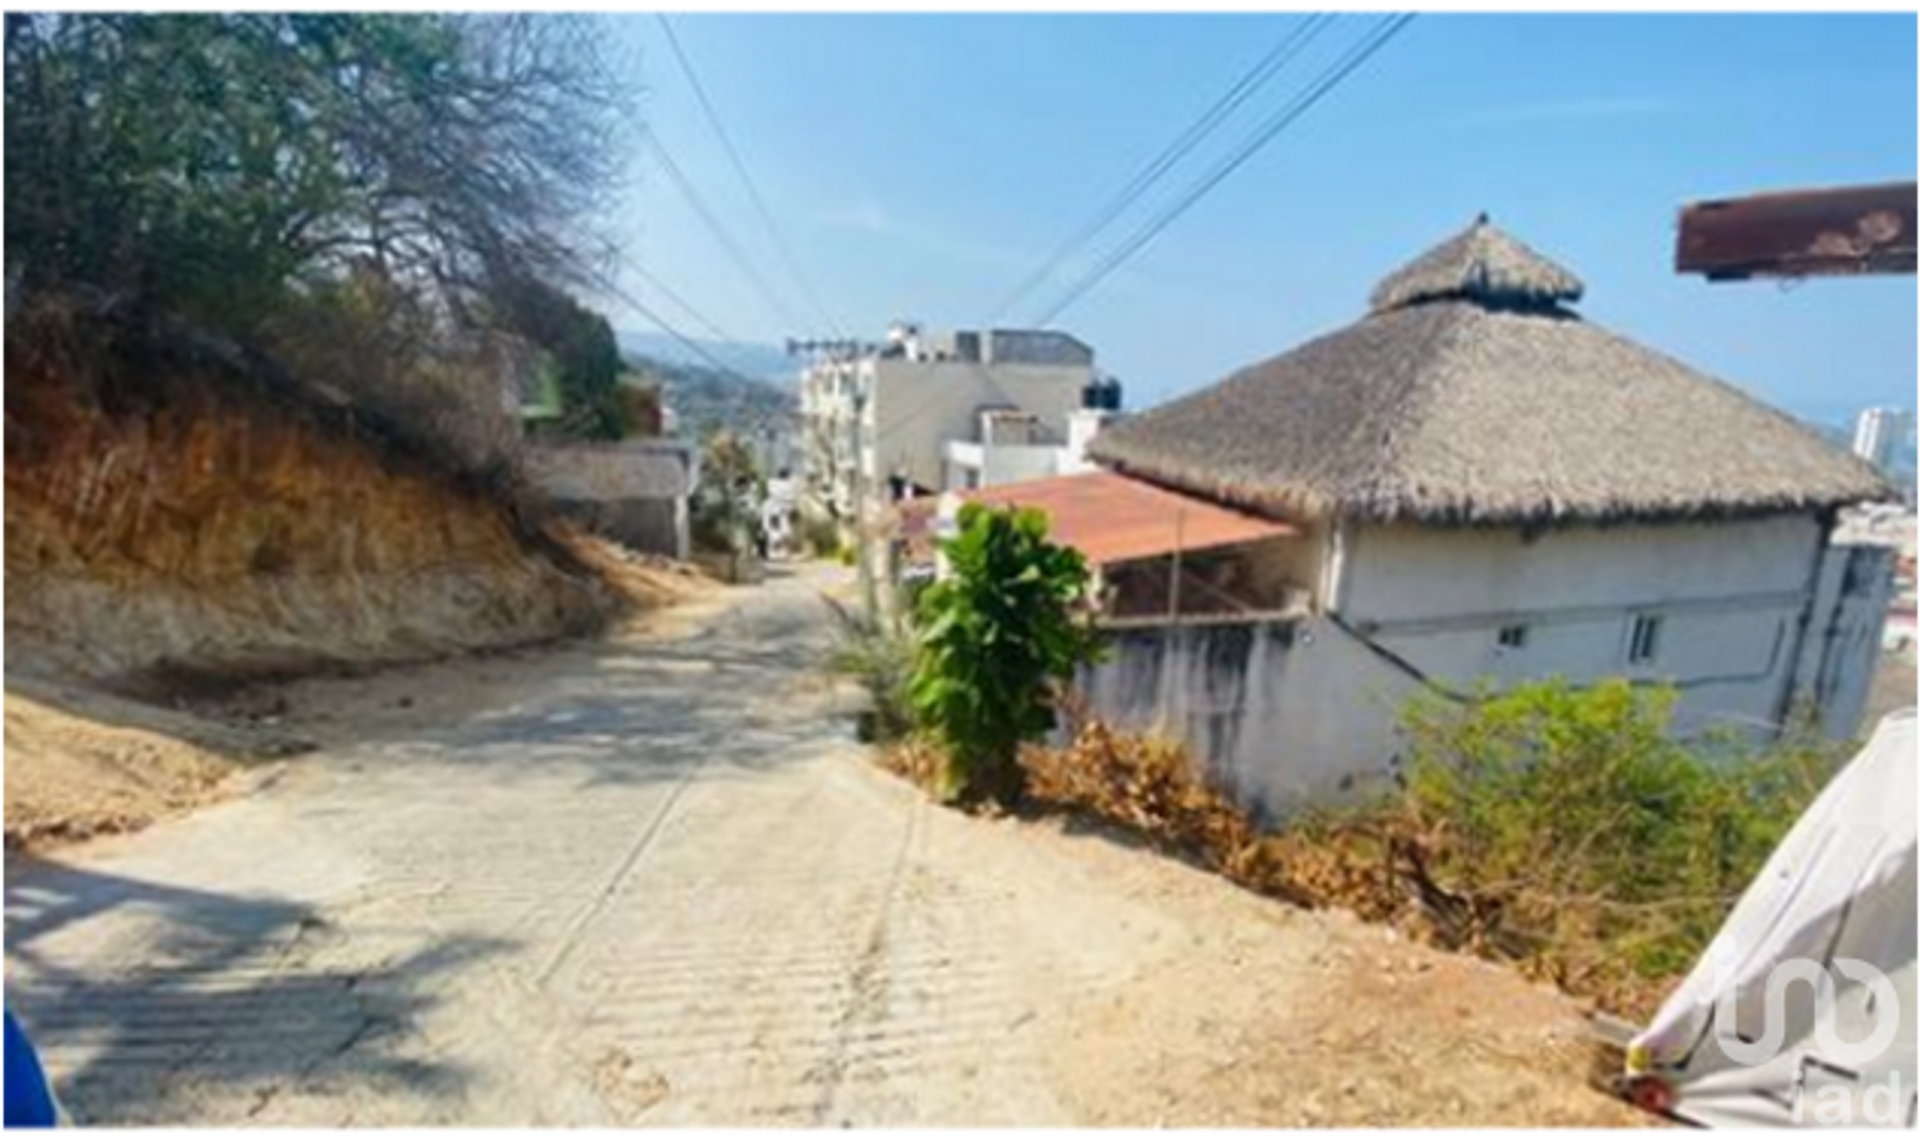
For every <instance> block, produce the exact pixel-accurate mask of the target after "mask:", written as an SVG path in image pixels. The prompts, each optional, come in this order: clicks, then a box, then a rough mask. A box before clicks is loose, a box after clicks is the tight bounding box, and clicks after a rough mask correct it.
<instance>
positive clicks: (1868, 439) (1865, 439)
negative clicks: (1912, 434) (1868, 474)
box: [1853, 408, 1907, 471]
mask: <svg viewBox="0 0 1920 1140" xmlns="http://www.w3.org/2000/svg"><path fill="white" fill-rule="evenodd" d="M1906 430H1907V417H1906V413H1905V412H1902V411H1901V410H1900V409H1899V408H1868V409H1867V410H1865V411H1863V412H1861V413H1860V418H1859V419H1858V420H1856V421H1855V422H1854V425H1853V453H1854V454H1855V455H1858V456H1859V457H1860V458H1862V459H1864V460H1866V461H1867V462H1868V463H1871V464H1873V465H1874V466H1875V467H1878V468H1880V469H1881V470H1882V471H1885V470H1887V469H1889V468H1891V467H1892V466H1893V453H1894V449H1895V448H1897V447H1899V446H1900V442H1901V440H1902V438H1903V437H1904V436H1905V434H1906Z"/></svg>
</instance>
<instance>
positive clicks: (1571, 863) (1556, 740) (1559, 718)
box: [1403, 680, 1838, 978]
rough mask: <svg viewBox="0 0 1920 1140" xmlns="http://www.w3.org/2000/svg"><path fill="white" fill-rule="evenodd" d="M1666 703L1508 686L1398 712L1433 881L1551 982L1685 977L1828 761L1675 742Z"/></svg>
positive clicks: (1604, 690) (1656, 696)
mask: <svg viewBox="0 0 1920 1140" xmlns="http://www.w3.org/2000/svg"><path fill="white" fill-rule="evenodd" d="M1676 699H1677V694H1676V693H1675V691H1674V690H1672V689H1671V688H1665V687H1656V688H1649V687H1639V686H1634V685H1631V684H1629V683H1628V682H1626V681H1623V680H1612V681H1605V682H1602V683H1600V684H1598V685H1594V686H1592V687H1589V688H1584V689H1576V688H1574V687H1572V686H1571V685H1569V684H1567V683H1565V682H1563V681H1558V680H1555V681H1547V682H1541V683H1534V684H1526V685H1521V686H1517V687H1515V688H1513V689H1511V690H1509V691H1507V692H1504V693H1500V694H1497V695H1494V694H1488V695H1485V696H1483V697H1482V698H1481V699H1479V700H1477V701H1475V702H1473V703H1471V704H1468V705H1464V706H1462V705H1457V704H1443V703H1440V702H1439V701H1437V700H1434V699H1422V700H1417V701H1415V702H1414V703H1412V704H1411V705H1410V706H1409V707H1408V708H1407V710H1406V713H1405V716H1404V718H1403V720H1404V726H1405V728H1406V730H1407V733H1408V736H1409V739H1410V742H1411V755H1412V763H1411V765H1410V767H1409V772H1408V785H1407V796H1406V805H1405V806H1406V808H1407V809H1408V810H1409V811H1410V812H1411V813H1412V816H1413V818H1414V820H1415V821H1416V832H1417V834H1420V835H1422V836H1424V837H1426V842H1425V843H1424V844H1423V847H1424V854H1425V856H1426V860H1427V867H1426V869H1427V870H1428V871H1430V872H1431V874H1432V877H1433V880H1434V881H1435V882H1437V883H1440V884H1443V885H1444V886H1445V888H1446V889H1447V890H1449V891H1451V892H1455V893H1458V894H1460V895H1463V896H1469V897H1472V898H1474V899H1478V900H1481V902H1482V903H1483V904H1484V905H1483V906H1482V907H1481V908H1480V909H1481V910H1483V911H1487V912H1488V913H1494V912H1497V914H1498V925H1499V926H1500V927H1501V928H1502V930H1503V932H1504V933H1505V934H1506V935H1507V936H1508V937H1509V938H1511V939H1517V940H1519V941H1520V942H1521V943H1523V944H1525V945H1528V946H1531V947H1533V948H1535V949H1536V950H1541V951H1544V952H1546V953H1548V954H1549V955H1550V956H1551V957H1553V958H1555V959H1556V960H1555V961H1554V962H1553V968H1554V970H1555V972H1556V973H1560V974H1563V975H1564V974H1566V973H1568V972H1572V973H1593V974H1599V975H1609V974H1617V973H1621V972H1625V973H1627V974H1631V975H1638V976H1640V977H1643V978H1657V977H1663V976H1666V975H1670V974H1673V973H1675V972H1678V971H1680V970H1684V969H1685V968H1687V967H1688V966H1689V965H1691V963H1692V961H1693V960H1694V958H1695V957H1696V956H1697V955H1698V954H1699V953H1700V951H1701V949H1702V948H1703V947H1704V946H1705V945H1706V943H1707V942H1708V941H1709V940H1710V939H1711V938H1712V936H1713V933H1714V931H1715V930H1716V929H1717V928H1718V926H1719V924H1720V922H1721V921H1722V919H1723V918H1724V917H1725V915H1726V912H1727V909H1728V908H1729V907H1730V906H1731V904H1732V902H1733V901H1734V900H1735V899H1736V898H1737V897H1738V896H1739V894H1740V892H1741V891H1743V890H1744V889H1745V888H1746V886H1747V884H1748V883H1749V882H1750V881H1751V880H1752V878H1753V876H1754V874H1755V873H1757V872H1758V870H1759V868H1760V865H1761V864H1762V863H1763V862H1764V861H1765V860H1766V857H1767V855H1768V853H1769V852H1771V851H1772V850H1773V848H1774V846H1775V845H1776V844H1777V843H1778V842H1779V841H1780V839H1781V838H1782V837H1783V836H1784V834H1785V832H1786V830H1787V828H1789V827H1791V826H1792V824H1793V821H1794V820H1795V819H1796V818H1797V817H1798V816H1799V814H1800V812H1801V811H1802V810H1804V808H1805V807H1806V805H1807V804H1808V803H1810V802H1811V800H1812V798H1813V796H1814V795H1815V794H1817V792H1818V790H1819V787H1820V785H1821V783H1822V782H1824V779H1825V778H1826V777H1827V776H1828V775H1830V774H1831V773H1832V771H1833V770H1834V768H1835V766H1836V763H1837V761H1838V755H1837V754H1836V753H1835V751H1834V750H1832V749H1830V748H1826V747H1822V746H1817V745H1811V744H1805V743H1802V742H1798V741H1788V742H1786V743H1784V744H1782V745H1780V746H1777V747H1775V748H1772V749H1770V750H1767V751H1765V752H1763V753H1754V752H1753V751H1752V750H1751V749H1743V748H1741V747H1740V746H1739V745H1738V744H1737V743H1736V742H1735V741H1733V740H1731V739H1730V738H1719V739H1715V740H1709V741H1696V742H1691V743H1690V742H1685V741H1681V740H1679V739H1676V738H1675V737H1674V736H1673V734H1672V717H1673V708H1674V704H1675V701H1676Z"/></svg>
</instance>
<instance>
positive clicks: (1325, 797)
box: [1079, 617, 1417, 817]
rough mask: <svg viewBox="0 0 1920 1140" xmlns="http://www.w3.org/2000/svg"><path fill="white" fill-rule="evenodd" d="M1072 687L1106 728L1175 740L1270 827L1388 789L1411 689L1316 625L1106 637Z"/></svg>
mask: <svg viewBox="0 0 1920 1140" xmlns="http://www.w3.org/2000/svg"><path fill="white" fill-rule="evenodd" d="M1108 643H1109V645H1110V646H1111V647H1112V648H1111V655H1110V656H1109V657H1108V659H1107V660H1106V661H1104V662H1102V663H1101V664H1099V665H1096V666H1093V667H1091V668H1088V669H1086V670H1083V671H1082V673H1081V676H1080V678H1079V686H1080V689H1081V691H1082V693H1083V694H1084V696H1085V697H1086V699H1087V702H1088V704H1089V706H1090V708H1091V710H1092V711H1093V712H1095V713H1096V714H1097V715H1099V716H1100V717H1102V718H1103V719H1105V720H1107V721H1108V722H1110V723H1113V724H1116V725H1121V726H1125V727H1127V728H1131V729H1134V730H1137V731H1143V732H1158V733H1163V734H1166V735H1169V736H1172V737H1176V738H1178V739H1180V740H1183V741H1185V742H1186V744H1187V745H1188V747H1189V749H1190V750H1191V751H1192V754H1193V755H1194V756H1195V757H1197V758H1199V759H1201V760H1202V761H1203V762H1204V763H1206V765H1207V767H1208V771H1209V773H1210V774H1211V775H1212V776H1213V778H1214V779H1216V780H1217V781H1219V782H1220V784H1221V785H1222V786H1223V787H1225V788H1227V789H1228V790H1230V791H1231V792H1232V793H1233V794H1234V795H1235V796H1236V797H1237V798H1238V799H1239V800H1240V801H1241V802H1242V803H1244V804H1246V805H1247V806H1248V807H1250V808H1252V809H1254V810H1255V811H1257V812H1259V813H1261V814H1262V815H1265V816H1268V817H1279V816H1283V815H1285V814H1286V813H1288V812H1289V811H1291V810H1294V809H1297V808H1299V807H1301V806H1303V805H1306V804H1310V803H1325V802H1329V801H1334V800H1338V799H1341V798H1345V797H1351V796H1355V795H1359V794H1363V793H1365V792H1367V791H1369V790H1378V789H1379V788H1381V787H1384V786H1387V783H1388V782H1389V781H1390V780H1391V779H1392V776H1393V773H1394V772H1395V770H1396V768H1397V766H1398V762H1399V758H1398V746H1399V741H1398V737H1397V734H1396V731H1395V728H1394V724H1395V718H1396V716H1397V714H1398V711H1399V709H1400V707H1401V705H1402V704H1403V703H1404V702H1405V701H1406V699H1407V697H1408V696H1410V695H1411V694H1412V692H1413V690H1414V689H1415V688H1416V687H1417V686H1416V684H1415V683H1414V682H1413V681H1412V680H1411V679H1410V678H1408V677H1406V676H1405V675H1403V674H1400V673H1397V672H1395V671H1394V670H1393V669H1391V668H1389V667H1387V666H1386V665H1385V664H1384V663H1383V662H1381V661H1380V660H1379V659H1378V658H1376V657H1374V656H1373V655H1372V654H1371V653H1370V652H1369V651H1367V650H1366V649H1365V648H1363V647H1361V646H1359V645H1357V644H1356V643H1354V642H1353V641H1352V639H1351V638H1349V637H1348V636H1347V635H1346V634H1344V633H1343V632H1342V631H1341V630H1340V629H1339V628H1338V627H1337V626H1335V625H1334V624H1332V623H1331V622H1328V621H1326V620H1325V619H1322V618H1311V617H1301V618H1297V619H1274V620H1266V621H1253V622H1245V621H1221V622H1195V623H1190V624H1184V625H1177V626H1135V627H1130V628H1119V629H1113V630H1110V631H1108Z"/></svg>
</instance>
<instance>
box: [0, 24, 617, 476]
mask: <svg viewBox="0 0 1920 1140" xmlns="http://www.w3.org/2000/svg"><path fill="white" fill-rule="evenodd" d="M606 43H607V40H606V38H605V37H604V36H603V35H601V34H600V33H599V32H598V31H597V30H596V28H595V26H594V24H593V22H592V21H591V19H589V18H586V17H570V16H545V15H491V14H489V15H461V14H451V13H434V14H404V15H401V14H396V15H377V14H348V13H334V14H292V13H237V14H221V15H214V14H204V15H203V14H167V15H133V14H39V15H26V14H8V15H7V17H6V45H5V52H6V55H5V60H6V70H5V92H6V126H5V130H6V139H5V141H6V148H7V156H8V161H7V164H6V173H5V178H6V196H7V206H6V261H7V270H8V285H9V291H10V293H11V292H13V291H14V290H16V289H17V290H19V291H21V292H22V293H24V294H26V295H28V296H41V295H55V294H59V293H62V292H80V293H85V294H89V295H104V296H106V297H109V298H115V299H125V300H127V301H130V302H132V303H137V304H139V305H141V306H144V307H147V308H150V309H152V310H153V311H156V312H159V313H164V314H167V315H169V316H170V317H172V318H176V319H179V320H182V321H184V322H186V323H188V324H189V325H191V326H192V327H193V328H196V329H199V330H205V331H207V332H210V333H213V334H217V335H219V336H221V337H224V338H227V339H229V340H231V341H233V342H236V343H239V344H241V345H243V346H245V347H247V348H248V349H250V350H252V351H256V352H259V353H262V354H263V355H264V357H265V358H267V359H269V360H272V361H273V362H275V363H276V364H278V365H279V366H280V368H281V371H282V372H283V373H284V374H285V375H286V376H287V377H289V378H290V379H292V380H293V381H295V382H298V383H302V384H304V385H306V386H308V387H318V388H323V389H327V390H330V391H332V392H336V393H340V394H344V395H345V396H347V397H348V398H349V399H351V400H353V401H354V402H355V403H357V404H360V405H362V406H365V407H368V408H370V409H371V410H375V411H379V412H382V413H385V415H386V418H387V419H389V420H393V421H395V422H396V423H397V424H399V425H401V426H404V427H409V428H410V429H411V430H412V431H413V433H414V435H415V438H416V440H417V441H418V442H420V444H421V445H422V446H423V447H428V448H429V449H430V445H431V444H432V443H433V442H434V440H435V439H436V438H438V437H439V436H441V435H445V434H449V433H450V434H451V435H454V436H458V437H460V438H461V439H462V440H463V441H466V440H467V437H482V436H484V437H488V442H487V443H486V444H485V445H484V446H477V447H476V446H472V445H470V442H463V443H462V444H461V445H460V446H456V447H451V448H448V449H447V450H449V451H451V452H455V453H460V454H466V453H468V452H479V453H484V454H485V458H484V459H483V460H477V461H476V463H475V465H476V466H479V467H481V468H487V467H490V466H497V465H498V464H499V462H500V461H501V460H502V458H503V453H504V452H505V451H508V450H510V449H507V448H504V447H503V446H496V444H499V443H500V441H501V440H504V439H505V438H506V437H507V436H508V434H509V429H510V428H511V427H512V426H513V425H511V424H507V423H502V422H501V421H502V420H503V418H504V415H505V412H504V409H503V407H502V400H501V392H500V387H501V376H502V375H503V372H502V370H501V369H500V368H499V367H498V365H499V364H500V359H501V358H500V352H499V347H498V342H499V339H500V334H514V335H515V336H517V337H520V338H524V339H525V340H527V341H530V342H532V343H533V344H534V345H535V346H537V347H539V348H541V349H544V350H545V351H546V352H547V353H549V354H550V356H551V358H552V359H553V361H554V362H555V366H556V367H557V368H558V370H559V376H560V379H561V384H562V387H563V388H564V389H566V390H567V394H568V395H569V396H570V397H572V398H571V399H570V400H569V404H570V405H571V406H570V408H569V413H570V415H572V416H573V417H574V419H573V420H572V421H571V422H570V426H571V427H572V428H573V429H574V430H575V431H576V432H577V433H578V434H583V435H587V436H596V437H597V436H605V435H607V434H609V433H610V432H616V431H617V427H618V423H619V419H618V416H617V414H616V413H615V412H614V411H613V410H611V409H612V408H613V405H612V402H611V399H610V397H609V395H608V393H609V392H610V386H611V382H612V377H613V376H614V375H615V374H617V371H618V353H617V350H615V349H613V348H612V332H611V329H610V328H608V327H607V326H606V322H605V321H604V320H602V319H600V318H599V317H597V316H595V315H593V314H591V313H588V312H586V311H585V310H584V309H582V308H581V307H580V306H579V305H578V304H577V303H576V302H574V301H573V300H572V299H571V298H570V297H568V296H567V293H568V292H569V291H575V290H578V289H579V288H581V287H583V286H586V285H589V284H591V283H592V282H593V281H594V280H595V279H596V277H597V274H598V273H599V271H600V268H601V267H602V265H603V264H604V256H605V255H606V254H607V252H608V250H609V246H608V243H607V242H606V241H605V239H604V238H603V237H602V236H601V235H600V234H599V233H598V232H597V231H596V230H595V228H594V225H593V218H594V217H595V213H596V210H597V208H598V207H599V206H600V205H601V204H602V202H603V199H604V195H605V192H606V191H607V190H609V189H610V188H611V187H612V186H613V185H614V183H615V180H616V176H617V175H618V173H619V168H620V165H621V162H622V161H623V158H624V154H625V148H624V147H622V146H621V145H619V142H620V138H621V134H622V132H623V131H624V130H625V129H626V125H627V124H628V123H629V122H630V121H631V102H630V99H629V91H628V90H627V88H626V87H625V86H624V84H623V83H622V81H620V80H619V79H617V78H616V76H615V72H614V70H613V69H612V68H611V67H610V66H608V60H607V59H606V58H605V47H604V45H605V44H606ZM610 369H611V370H610ZM495 437H498V438H495Z"/></svg>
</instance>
